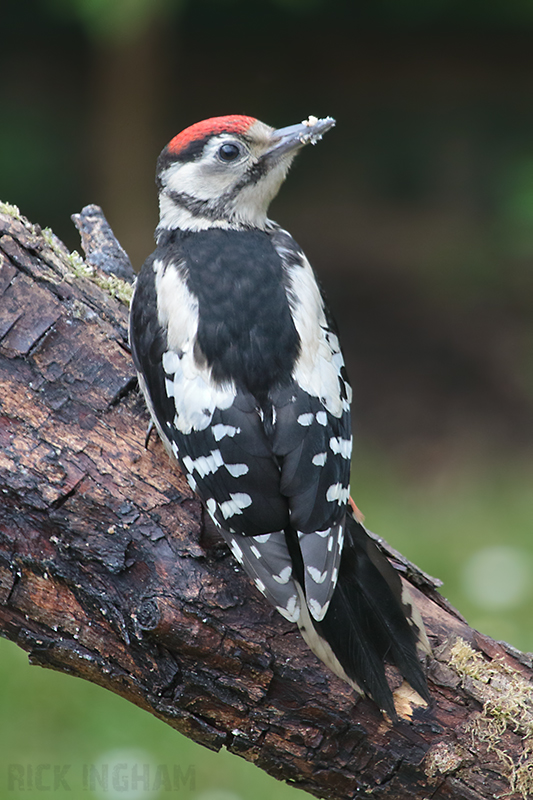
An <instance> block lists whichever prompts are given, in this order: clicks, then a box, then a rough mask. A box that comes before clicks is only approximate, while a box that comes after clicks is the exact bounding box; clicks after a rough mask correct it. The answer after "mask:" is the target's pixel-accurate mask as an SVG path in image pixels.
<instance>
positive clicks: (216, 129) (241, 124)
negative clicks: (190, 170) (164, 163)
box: [167, 114, 257, 155]
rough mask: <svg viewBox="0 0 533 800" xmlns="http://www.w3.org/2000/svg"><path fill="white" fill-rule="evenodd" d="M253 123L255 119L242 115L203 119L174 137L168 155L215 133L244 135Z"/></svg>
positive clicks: (169, 145)
mask: <svg viewBox="0 0 533 800" xmlns="http://www.w3.org/2000/svg"><path fill="white" fill-rule="evenodd" d="M254 122H257V120H256V119H255V117H245V116H243V115H242V114H229V115H228V116H226V117H211V118H210V119H204V120H203V121H202V122H196V123H195V124H194V125H191V126H190V127H189V128H185V130H184V131H182V132H181V133H178V135H177V136H174V138H173V139H171V141H170V142H169V144H168V148H167V149H168V152H169V153H172V154H173V155H177V154H178V153H179V152H180V150H183V149H184V148H185V147H187V145H188V144H190V143H191V142H194V141H196V140H197V139H204V138H205V137H206V136H213V135H216V134H217V133H244V132H245V131H247V130H248V128H249V127H250V126H251V125H253V123H254Z"/></svg>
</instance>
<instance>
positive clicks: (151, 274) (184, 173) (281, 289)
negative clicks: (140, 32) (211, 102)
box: [130, 116, 427, 716]
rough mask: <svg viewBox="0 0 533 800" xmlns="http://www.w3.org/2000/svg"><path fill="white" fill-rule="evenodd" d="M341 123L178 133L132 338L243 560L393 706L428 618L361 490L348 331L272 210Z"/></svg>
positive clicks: (213, 123) (148, 392)
mask: <svg viewBox="0 0 533 800" xmlns="http://www.w3.org/2000/svg"><path fill="white" fill-rule="evenodd" d="M333 124H334V121H333V120H331V119H329V118H328V119H325V120H316V118H310V119H309V120H308V121H306V122H305V123H302V124H300V125H294V126H291V127H289V128H284V129H281V130H277V131H276V130H273V129H272V128H270V127H268V126H266V125H264V124H263V123H261V122H259V121H258V120H255V119H253V118H251V117H243V116H230V117H217V118H213V119H210V120H205V121H204V122H202V123H198V124H197V125H193V126H191V127H190V128H188V129H186V130H185V131H183V132H182V133H181V134H179V135H178V136H176V137H175V138H174V139H173V140H172V141H171V142H170V144H169V145H168V146H167V147H166V148H165V149H164V150H163V152H162V154H161V156H160V158H159V162H158V172H157V182H158V186H159V190H160V209H161V219H160V224H159V226H158V228H157V231H156V240H157V248H156V250H155V252H154V253H153V254H152V255H151V256H150V258H149V259H148V260H147V261H146V263H145V265H144V266H143V269H142V270H141V273H140V275H139V277H138V280H137V284H136V288H135V293H134V298H133V301H132V306H131V322H130V338H131V345H132V352H133V357H134V360H135V365H136V368H137V371H138V374H139V381H140V385H141V388H142V390H143V392H144V395H145V397H146V400H147V403H148V406H149V409H150V412H151V414H152V418H153V420H154V422H155V425H156V426H157V429H158V431H159V434H160V435H161V438H162V440H163V442H164V443H165V446H166V447H167V450H168V451H169V452H170V453H171V454H172V455H173V456H175V457H176V458H177V459H178V461H179V463H180V466H181V468H182V469H183V471H184V473H185V474H186V476H187V479H188V481H189V484H190V486H191V488H192V489H193V490H194V491H195V492H197V493H198V495H199V496H200V498H201V499H202V501H203V503H204V505H205V507H206V509H207V511H208V512H209V514H210V515H211V517H212V519H213V521H214V522H215V524H216V525H217V527H218V528H219V529H220V532H221V534H222V536H223V537H224V538H225V540H226V541H227V543H228V544H229V546H230V548H231V550H232V552H233V554H234V556H235V558H236V559H237V561H238V562H239V563H240V564H242V566H243V567H244V569H245V570H246V572H247V573H248V574H249V575H250V577H251V578H252V580H253V581H254V584H255V586H256V587H257V588H258V589H259V591H260V592H262V593H263V594H264V595H265V596H266V597H267V599H268V600H269V601H270V602H271V603H272V604H273V605H274V606H275V607H276V608H277V610H278V611H279V612H280V613H281V614H282V615H283V616H284V617H285V618H286V619H288V620H290V621H294V622H297V623H298V624H299V625H300V628H301V630H302V634H303V635H304V638H305V639H306V641H307V642H308V643H309V644H310V646H311V648H312V649H313V650H314V651H315V652H316V653H317V655H319V656H320V657H321V658H322V659H323V660H324V661H325V662H326V663H327V664H328V665H329V666H330V667H331V668H332V669H334V671H335V672H337V674H339V675H341V677H343V678H345V679H346V680H349V682H350V683H352V685H354V686H355V687H356V688H357V689H358V690H359V691H361V690H362V691H364V692H366V693H368V694H370V695H371V696H372V697H374V699H375V700H376V701H377V702H378V704H379V705H380V707H381V708H383V709H384V710H386V711H387V712H388V713H389V715H390V716H394V703H393V699H392V694H391V692H390V689H389V687H388V684H387V681H386V679H385V672H384V667H383V660H384V658H385V657H392V659H393V661H395V663H396V665H397V666H398V668H399V669H400V671H401V672H402V674H403V675H404V677H405V678H406V679H407V680H408V681H409V682H410V683H411V685H412V686H413V688H415V689H416V690H417V691H418V692H419V693H420V694H421V695H422V696H424V697H427V689H426V685H425V680H424V677H423V673H422V670H421V667H420V664H419V661H418V658H417V653H416V645H417V642H418V643H419V644H420V643H421V644H422V645H423V646H424V645H425V643H426V639H425V634H424V632H423V627H422V625H421V623H420V621H419V619H418V618H417V617H416V614H415V612H414V611H413V608H412V604H411V603H410V600H409V599H408V598H406V597H405V594H404V595H402V588H401V582H400V579H399V578H398V576H397V575H396V573H395V572H394V570H393V569H392V567H391V566H390V565H389V563H388V562H387V561H386V559H385V558H384V557H383V556H382V555H381V554H380V553H379V551H378V549H377V548H376V546H375V545H374V544H373V542H372V541H371V540H370V539H369V537H368V535H367V534H366V532H365V531H364V528H362V526H361V525H360V523H358V522H357V520H356V519H355V517H354V516H353V513H352V511H351V508H350V507H349V505H348V500H349V478H350V457H351V451H352V437H351V424H350V401H351V389H350V385H349V383H348V379H347V376H346V370H345V367H344V359H343V356H342V352H341V348H340V344H339V339H338V335H337V332H336V330H335V326H334V324H333V322H332V319H331V317H330V315H329V313H328V310H327V306H326V304H325V301H324V298H323V296H322V294H321V291H320V289H319V286H318V283H317V281H316V278H315V275H314V273H313V270H312V268H311V266H310V264H309V262H308V260H307V259H306V257H305V255H304V253H303V251H302V250H301V248H300V247H299V246H298V245H297V244H296V242H295V241H294V239H293V238H292V237H291V236H290V234H288V233H287V232H286V231H284V230H283V229H281V228H280V227H279V226H278V225H276V224H275V223H273V222H272V221H270V220H269V219H268V218H267V209H268V205H269V203H270V201H271V200H272V198H273V197H274V196H275V195H276V194H277V191H278V189H279V187H280V186H281V183H282V182H283V180H284V178H285V176H286V173H287V171H288V168H289V166H290V164H291V162H292V159H293V158H294V155H295V154H296V152H297V151H298V150H299V149H300V148H301V147H302V146H303V145H304V144H306V143H307V142H311V143H315V141H317V140H318V139H319V138H321V135H322V134H323V133H324V132H325V131H326V130H328V129H329V128H330V127H332V126H333Z"/></svg>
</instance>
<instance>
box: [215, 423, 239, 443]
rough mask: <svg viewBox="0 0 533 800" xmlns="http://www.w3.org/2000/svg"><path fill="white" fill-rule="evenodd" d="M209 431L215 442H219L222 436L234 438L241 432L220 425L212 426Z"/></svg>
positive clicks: (229, 426) (231, 427)
mask: <svg viewBox="0 0 533 800" xmlns="http://www.w3.org/2000/svg"><path fill="white" fill-rule="evenodd" d="M211 431H212V433H213V436H214V437H215V442H219V441H220V440H221V439H223V438H224V436H235V434H237V433H240V432H241V429H240V428H235V427H234V426H233V425H222V424H221V423H218V424H217V425H213V427H212V428H211Z"/></svg>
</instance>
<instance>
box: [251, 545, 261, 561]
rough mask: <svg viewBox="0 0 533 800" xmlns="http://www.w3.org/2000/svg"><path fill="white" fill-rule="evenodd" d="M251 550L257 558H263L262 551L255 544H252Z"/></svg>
mask: <svg viewBox="0 0 533 800" xmlns="http://www.w3.org/2000/svg"><path fill="white" fill-rule="evenodd" d="M250 552H252V553H253V554H254V556H255V557H256V558H261V551H260V550H259V549H258V548H257V547H256V546H255V544H252V545H251V546H250Z"/></svg>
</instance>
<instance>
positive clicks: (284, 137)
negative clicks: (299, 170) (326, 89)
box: [266, 117, 335, 157]
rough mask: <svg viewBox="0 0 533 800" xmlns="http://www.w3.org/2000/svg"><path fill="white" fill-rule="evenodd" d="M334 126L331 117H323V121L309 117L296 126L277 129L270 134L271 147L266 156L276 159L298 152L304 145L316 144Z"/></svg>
mask: <svg viewBox="0 0 533 800" xmlns="http://www.w3.org/2000/svg"><path fill="white" fill-rule="evenodd" d="M334 125H335V120H334V119H333V117H324V119H317V118H316V117H309V119H306V120H304V122H300V123H298V125H289V126H288V127H287V128H278V130H275V131H274V132H273V134H272V146H271V147H270V148H269V149H268V151H267V153H266V155H267V156H269V157H270V156H274V157H277V156H281V155H284V154H285V153H290V152H293V151H296V150H299V149H300V148H301V147H303V146H304V145H306V144H316V143H317V142H319V141H320V139H321V138H322V136H323V135H324V134H325V133H326V132H327V131H329V130H330V128H333V126H334Z"/></svg>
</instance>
